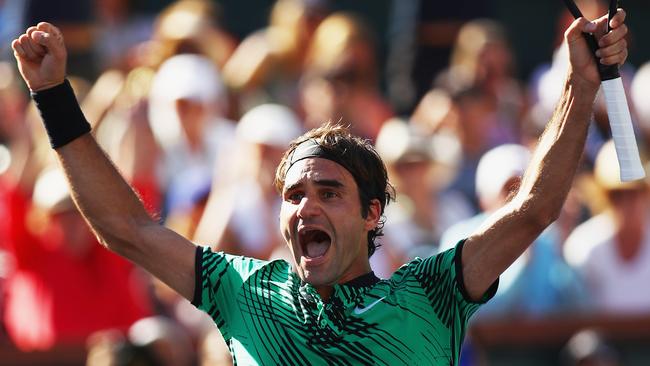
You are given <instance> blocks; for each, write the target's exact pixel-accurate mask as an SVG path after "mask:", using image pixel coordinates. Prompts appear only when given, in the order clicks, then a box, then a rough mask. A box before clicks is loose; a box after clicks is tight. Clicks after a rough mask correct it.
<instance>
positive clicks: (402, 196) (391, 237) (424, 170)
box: [371, 119, 474, 277]
mask: <svg viewBox="0 0 650 366" xmlns="http://www.w3.org/2000/svg"><path fill="white" fill-rule="evenodd" d="M376 148H377V152H378V153H379V154H380V156H381V157H382V159H383V160H384V162H385V163H386V168H387V169H388V175H389V178H390V180H391V181H392V182H393V183H394V185H395V189H396V193H397V196H396V201H395V204H394V205H392V206H388V208H387V211H386V217H387V218H388V220H387V222H386V226H385V235H386V236H385V238H384V239H383V240H382V243H383V248H382V249H381V250H380V251H379V252H377V255H376V256H373V257H372V259H371V262H372V264H373V268H375V271H376V272H378V273H380V274H381V275H384V276H386V277H389V276H390V274H392V272H393V271H394V270H396V269H397V267H399V266H400V265H401V264H402V263H404V262H406V261H408V260H410V259H413V258H414V257H416V256H420V257H426V256H428V255H429V254H430V253H431V252H433V251H435V249H436V248H437V247H438V242H439V240H440V235H441V234H442V233H443V232H444V230H446V229H447V228H448V227H449V226H451V225H452V224H454V223H456V222H457V221H459V220H462V219H466V218H468V217H470V216H471V215H473V213H474V211H473V210H472V207H471V205H470V204H469V203H468V202H467V201H466V200H464V198H463V196H462V194H460V193H459V192H454V191H447V190H445V188H446V186H445V185H446V184H447V183H448V182H449V179H448V177H446V175H448V174H445V172H444V170H443V169H441V166H440V164H439V162H438V161H437V160H436V157H435V156H434V155H433V145H432V140H431V139H430V138H428V137H426V136H424V135H423V134H422V133H420V130H419V129H417V128H416V127H415V126H412V125H409V124H407V122H406V121H403V120H400V119H391V120H389V121H388V122H386V123H385V124H384V125H383V127H382V129H381V131H380V132H379V136H378V137H377V143H376ZM386 257H388V258H389V259H390V262H391V263H392V265H391V264H389V267H388V268H384V267H385V265H380V263H379V262H380V261H382V259H385V258H386ZM380 268H382V270H380Z"/></svg>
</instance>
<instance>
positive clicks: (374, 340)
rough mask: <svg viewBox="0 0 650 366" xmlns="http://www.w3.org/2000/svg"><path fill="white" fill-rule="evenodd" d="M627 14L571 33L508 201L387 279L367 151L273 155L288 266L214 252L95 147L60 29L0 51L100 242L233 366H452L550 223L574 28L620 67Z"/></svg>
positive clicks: (569, 121) (311, 147)
mask: <svg viewBox="0 0 650 366" xmlns="http://www.w3.org/2000/svg"><path fill="white" fill-rule="evenodd" d="M624 19H625V13H624V12H623V11H622V10H619V11H618V13H617V14H616V15H615V16H614V18H613V19H612V20H611V28H612V31H611V32H609V33H607V34H605V29H606V22H607V19H606V17H603V18H600V19H598V20H596V21H594V22H588V21H587V20H585V19H583V18H580V19H578V20H576V21H575V22H574V23H573V24H572V25H571V26H570V27H569V28H568V30H567V32H566V33H565V38H566V41H567V42H568V45H569V51H570V67H569V70H568V75H567V79H566V82H565V84H564V91H563V94H562V97H561V100H560V102H559V104H558V107H557V110H556V112H555V114H554V116H553V118H552V120H551V121H550V122H549V125H548V127H547V129H546V131H545V132H544V134H543V136H542V138H541V140H540V142H539V146H538V148H537V150H536V151H535V153H534V156H533V159H532V162H531V166H530V167H529V168H528V170H527V172H526V174H525V176H524V178H523V182H522V185H521V188H520V190H519V192H518V193H517V195H516V196H515V197H514V198H513V199H512V200H511V201H510V202H509V203H508V204H506V206H505V207H503V208H502V209H501V210H499V211H497V212H496V213H494V214H493V215H492V217H491V218H490V219H489V220H488V222H487V223H486V224H485V226H483V227H482V228H481V229H479V230H478V231H476V232H475V233H474V234H473V235H471V236H470V237H469V238H467V239H466V240H463V241H461V242H460V243H459V244H458V245H457V246H456V247H455V248H454V249H450V250H449V251H447V252H444V253H441V254H439V255H436V256H433V257H430V258H426V259H416V260H414V261H412V262H409V263H406V264H405V265H404V266H403V267H401V268H400V269H399V270H398V271H397V272H396V273H395V274H394V275H393V276H392V277H391V278H389V279H385V280H381V279H378V278H377V277H376V276H375V275H374V274H373V272H372V270H371V268H370V265H369V259H368V258H369V256H370V255H372V253H373V252H374V250H375V247H376V244H375V238H376V237H377V236H379V235H381V228H382V214H383V212H384V208H385V206H386V204H387V203H388V201H389V200H390V198H391V196H392V189H391V186H390V184H389V182H388V181H387V177H386V171H385V168H384V165H383V162H382V161H381V160H380V158H379V157H378V155H377V154H376V152H375V151H374V150H373V148H372V147H371V146H370V145H369V144H368V143H367V142H365V141H363V140H361V139H359V138H356V137H353V136H351V135H350V134H349V133H348V131H347V130H346V129H344V128H342V127H339V126H334V125H326V126H324V127H321V128H319V129H316V130H312V131H310V132H308V133H307V134H305V135H304V136H302V137H300V138H299V139H297V140H296V141H295V142H294V143H292V144H291V146H290V147H289V149H288V151H287V152H286V153H285V155H284V158H283V160H282V162H281V163H280V166H279V168H278V170H277V176H276V183H277V188H278V190H279V191H280V194H281V195H282V198H283V204H282V209H281V214H280V222H281V230H282V234H283V235H284V238H285V239H286V242H287V245H288V246H289V249H290V250H291V253H292V256H293V263H291V264H290V263H287V262H285V261H282V260H277V261H271V262H267V261H261V260H257V259H253V258H244V257H236V256H231V255H228V254H224V253H215V252H213V251H211V250H210V248H208V247H201V246H196V245H194V244H193V243H191V242H190V241H188V240H187V239H185V238H183V237H181V236H180V235H178V234H176V233H174V232H172V231H170V230H169V229H167V228H165V227H163V226H161V225H159V224H158V223H157V222H156V221H154V220H152V218H151V217H149V215H148V214H147V212H146V211H145V209H144V208H143V207H142V204H141V203H140V201H139V200H138V198H137V196H136V195H135V194H134V193H133V191H132V190H131V188H130V187H129V185H128V184H127V183H126V182H125V181H124V179H122V177H121V176H120V175H119V173H118V172H117V171H116V169H115V168H114V167H113V165H112V163H111V162H110V161H109V159H108V158H107V157H106V156H105V154H104V153H103V152H102V150H101V149H100V148H99V147H98V146H97V143H96V142H95V140H94V139H93V137H92V136H91V135H90V134H89V131H90V126H89V124H88V122H86V120H85V118H84V116H83V114H82V113H81V110H80V108H79V106H78V104H77V102H76V100H75V98H74V95H73V92H72V90H71V88H70V85H69V83H68V82H67V81H66V79H65V75H66V74H65V63H66V50H65V47H64V42H63V38H62V35H61V32H60V31H59V30H58V29H57V28H56V27H54V26H52V25H51V24H48V23H39V24H38V25H37V26H35V27H31V28H29V29H28V30H27V31H26V33H25V34H23V35H21V36H20V37H19V38H18V39H16V40H15V41H14V42H13V43H12V47H13V50H14V54H15V57H16V59H17V61H18V66H19V68H20V72H21V74H22V76H23V78H24V79H25V82H26V83H27V85H28V86H29V88H30V89H31V91H32V93H33V98H34V100H35V101H36V103H37V105H38V108H39V110H40V112H41V115H42V117H43V121H44V124H45V128H46V130H47V132H48V134H49V137H50V142H51V145H52V147H53V148H54V150H55V152H56V155H57V156H58V158H59V161H60V163H61V165H62V166H63V168H64V169H65V172H66V174H67V177H68V180H69V182H70V185H71V187H72V192H73V197H74V199H75V202H76V204H77V205H78V207H79V209H80V210H81V212H82V213H83V215H84V217H85V218H86V220H87V221H88V223H89V224H90V226H91V227H92V229H93V230H94V232H95V233H96V234H97V236H98V237H99V238H100V240H101V242H102V243H103V244H104V245H105V246H106V247H107V248H109V249H110V250H113V251H115V252H117V253H119V254H121V255H123V256H125V257H126V258H128V259H130V260H132V261H133V262H135V263H137V264H139V265H141V266H142V267H144V268H145V269H146V270H148V271H149V272H151V273H152V274H153V275H155V276H157V277H159V278H160V279H161V280H162V281H164V282H165V283H167V284H168V285H169V286H171V287H172V288H174V289H175V290H176V291H178V293H180V294H181V295H183V296H184V297H186V298H187V299H189V300H191V301H192V302H193V303H194V304H195V305H196V306H197V307H199V308H200V309H202V310H204V311H205V312H207V313H208V314H210V316H211V317H212V318H213V319H214V322H215V323H216V326H217V327H218V328H219V330H220V331H221V333H222V335H223V337H224V338H225V340H226V341H227V343H228V345H229V348H230V351H231V353H232V355H233V359H234V361H235V362H236V364H240V365H255V364H264V365H276V364H280V365H304V364H311V365H347V364H385V365H398V364H410V365H456V364H458V361H459V360H458V358H459V353H460V347H461V344H462V341H463V337H464V335H465V331H466V326H467V321H468V319H469V317H470V316H471V315H472V314H473V313H474V312H475V311H476V310H477V309H478V307H479V306H480V304H482V303H483V302H485V301H487V300H488V299H489V298H490V297H491V296H492V295H493V294H494V292H495V290H496V286H497V280H498V277H499V275H500V274H501V272H503V271H504V270H505V269H506V268H507V267H508V266H509V265H510V264H511V263H512V262H513V261H514V260H515V258H517V257H518V256H519V255H520V254H521V253H522V252H523V251H524V250H525V249H526V247H527V246H528V245H529V244H530V243H531V242H532V241H533V239H535V237H537V235H538V234H540V233H541V232H542V230H544V228H545V227H546V226H547V225H548V224H549V223H551V222H552V221H553V220H555V218H556V217H557V215H558V213H559V211H560V208H561V206H562V204H563V202H564V199H565V197H566V194H567V191H568V190H569V187H570V186H571V183H572V180H573V176H574V173H575V171H576V167H577V166H578V161H579V160H580V156H581V154H582V150H583V146H584V142H585V136H586V134H587V128H588V124H589V119H590V118H589V117H590V115H591V111H592V104H593V102H594V98H595V96H596V93H597V91H598V88H599V85H600V78H599V76H598V72H597V70H596V64H595V62H594V60H593V55H592V54H591V52H590V50H589V49H588V47H587V45H586V43H585V40H584V39H583V36H582V32H591V33H595V34H596V36H597V37H598V39H599V42H600V43H599V44H600V50H599V53H598V55H597V56H598V58H599V60H600V62H602V63H604V64H622V63H623V62H624V61H625V59H626V57H627V46H626V43H625V40H624V39H623V37H624V36H625V34H626V32H627V29H626V26H625V25H624V23H623V22H624ZM530 26H531V27H534V26H535V25H534V24H533V23H531V25H530ZM361 113H362V112H361ZM250 225H256V223H255V222H251V223H250Z"/></svg>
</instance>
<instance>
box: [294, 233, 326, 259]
mask: <svg viewBox="0 0 650 366" xmlns="http://www.w3.org/2000/svg"><path fill="white" fill-rule="evenodd" d="M299 239H300V245H301V247H302V253H303V255H304V256H305V257H307V258H318V257H322V256H324V255H325V253H327V250H328V249H329V248H330V245H331V244H332V238H330V236H329V234H327V233H326V232H324V231H322V230H318V229H308V230H304V231H302V232H300V233H299Z"/></svg>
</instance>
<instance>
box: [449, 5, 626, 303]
mask: <svg viewBox="0 0 650 366" xmlns="http://www.w3.org/2000/svg"><path fill="white" fill-rule="evenodd" d="M624 20H625V12H624V11H623V10H621V9H619V10H618V12H617V14H616V15H615V16H614V17H613V19H612V21H611V23H610V25H611V28H612V31H611V32H609V33H607V34H606V35H605V30H606V26H607V17H606V16H604V17H602V18H599V19H598V20H596V21H594V22H588V21H587V20H585V19H584V18H580V19H577V20H576V21H574V22H573V24H571V26H570V27H569V28H568V29H567V31H566V32H565V35H564V36H565V41H566V42H567V44H568V47H569V55H570V56H569V58H570V66H569V70H568V75H567V79H566V81H565V84H564V91H563V93H562V96H561V98H560V101H559V103H558V106H557V108H556V110H555V113H554V115H553V117H552V119H551V121H550V122H549V124H548V125H547V127H546V131H545V132H544V134H543V135H542V137H541V139H540V141H539V144H538V146H537V149H536V150H535V153H534V155H533V158H532V161H531V163H530V166H529V167H528V170H527V171H526V174H525V175H524V179H523V182H522V184H521V187H520V189H519V191H518V193H517V194H516V195H515V197H514V198H513V199H512V200H511V201H510V202H509V203H508V204H507V205H505V206H504V207H503V208H502V209H500V210H498V211H497V212H495V213H494V214H493V215H492V216H491V217H490V218H489V219H488V220H487V221H488V222H486V224H485V225H483V227H482V228H481V229H479V230H478V231H477V232H476V233H474V234H473V235H471V236H470V237H469V238H468V239H467V241H466V243H465V246H464V249H463V256H462V263H463V277H464V282H465V288H466V289H467V292H468V294H469V295H470V296H471V297H472V298H473V299H475V300H478V299H480V298H481V297H482V296H483V294H484V293H485V292H486V291H487V289H488V288H489V287H490V285H491V284H492V283H493V282H494V281H495V280H496V279H497V278H498V276H499V275H500V274H501V273H502V272H503V271H504V270H505V269H506V268H508V266H510V264H512V262H513V261H514V260H515V259H516V258H517V257H518V256H520V255H521V254H522V253H523V252H524V250H525V249H526V248H527V247H528V246H529V245H530V244H531V243H532V242H533V240H535V238H536V237H537V236H538V235H539V234H540V233H541V232H542V231H543V230H544V229H545V228H546V227H547V226H548V225H549V224H551V223H552V222H553V221H555V219H556V218H557V217H558V215H559V213H560V210H561V208H562V205H563V204H564V200H565V198H566V196H567V193H568V191H569V189H570V188H571V184H572V182H573V177H574V175H575V172H576V169H577V167H578V164H579V162H580V158H581V156H582V151H583V149H584V143H585V139H586V136H587V129H588V126H589V120H590V116H591V113H592V107H593V103H594V99H595V97H596V93H597V92H598V88H599V86H600V77H599V75H598V71H597V68H596V64H595V62H594V59H593V55H592V54H591V51H590V50H589V49H588V47H587V44H586V42H585V40H584V38H583V36H582V32H591V33H594V34H595V35H596V37H597V38H598V39H599V46H600V50H599V53H598V54H597V56H598V57H599V58H600V62H602V63H604V64H608V65H612V64H622V63H623V62H624V61H625V59H626V58H627V46H626V43H625V40H624V39H623V37H624V36H625V34H626V33H627V28H626V26H625V25H624V24H623V22H624Z"/></svg>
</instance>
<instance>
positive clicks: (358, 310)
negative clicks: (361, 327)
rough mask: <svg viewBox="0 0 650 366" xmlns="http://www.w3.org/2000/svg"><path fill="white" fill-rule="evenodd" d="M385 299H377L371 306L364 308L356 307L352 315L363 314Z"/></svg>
mask: <svg viewBox="0 0 650 366" xmlns="http://www.w3.org/2000/svg"><path fill="white" fill-rule="evenodd" d="M385 298H386V296H384V297H382V298H380V299H378V300H377V301H375V302H373V303H372V304H370V305H368V306H366V307H365V308H360V307H358V306H357V307H356V308H354V315H361V314H363V313H365V312H366V311H368V310H370V308H372V307H373V306H375V305H377V304H379V303H380V302H381V300H383V299H385Z"/></svg>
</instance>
